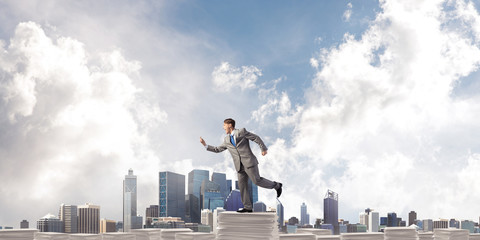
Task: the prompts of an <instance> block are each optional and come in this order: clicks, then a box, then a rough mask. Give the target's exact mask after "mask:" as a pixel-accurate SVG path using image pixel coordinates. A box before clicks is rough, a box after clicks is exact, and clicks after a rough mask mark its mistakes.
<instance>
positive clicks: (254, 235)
mask: <svg viewBox="0 0 480 240" xmlns="http://www.w3.org/2000/svg"><path fill="white" fill-rule="evenodd" d="M277 224H278V223H277V214H276V213H270V212H258V213H237V212H229V211H228V212H222V213H220V214H219V216H218V225H217V240H245V239H249V240H276V239H278V227H277Z"/></svg>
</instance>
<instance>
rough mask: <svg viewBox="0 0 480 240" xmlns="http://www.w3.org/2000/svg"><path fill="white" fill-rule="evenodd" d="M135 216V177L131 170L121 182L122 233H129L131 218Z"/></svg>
mask: <svg viewBox="0 0 480 240" xmlns="http://www.w3.org/2000/svg"><path fill="white" fill-rule="evenodd" d="M135 216H137V176H135V175H133V170H132V169H129V170H128V175H126V176H125V180H123V231H124V232H130V230H131V229H134V228H132V217H135Z"/></svg>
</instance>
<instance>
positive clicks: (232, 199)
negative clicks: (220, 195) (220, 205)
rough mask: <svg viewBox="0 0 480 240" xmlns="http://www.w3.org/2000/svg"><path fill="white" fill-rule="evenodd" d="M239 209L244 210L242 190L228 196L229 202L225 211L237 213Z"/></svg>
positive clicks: (233, 191)
mask: <svg viewBox="0 0 480 240" xmlns="http://www.w3.org/2000/svg"><path fill="white" fill-rule="evenodd" d="M239 208H243V203H242V199H241V196H240V190H238V189H234V190H232V191H231V192H230V195H228V197H227V201H225V210H227V211H237V210H238V209H239Z"/></svg>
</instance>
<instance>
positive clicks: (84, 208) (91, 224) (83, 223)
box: [78, 203, 100, 234]
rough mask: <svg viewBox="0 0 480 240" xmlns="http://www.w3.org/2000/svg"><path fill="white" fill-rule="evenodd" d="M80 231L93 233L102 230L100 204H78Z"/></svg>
mask: <svg viewBox="0 0 480 240" xmlns="http://www.w3.org/2000/svg"><path fill="white" fill-rule="evenodd" d="M78 232H79V233H93V234H98V233H99V232H100V206H96V205H90V204H89V203H86V204H85V205H80V206H78Z"/></svg>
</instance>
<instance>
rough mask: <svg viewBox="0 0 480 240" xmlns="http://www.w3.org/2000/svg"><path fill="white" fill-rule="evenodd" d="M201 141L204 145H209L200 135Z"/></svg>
mask: <svg viewBox="0 0 480 240" xmlns="http://www.w3.org/2000/svg"><path fill="white" fill-rule="evenodd" d="M200 143H201V144H203V146H207V144H206V143H205V140H203V138H202V137H200Z"/></svg>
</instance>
